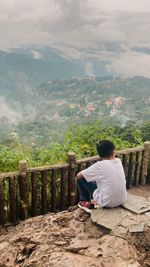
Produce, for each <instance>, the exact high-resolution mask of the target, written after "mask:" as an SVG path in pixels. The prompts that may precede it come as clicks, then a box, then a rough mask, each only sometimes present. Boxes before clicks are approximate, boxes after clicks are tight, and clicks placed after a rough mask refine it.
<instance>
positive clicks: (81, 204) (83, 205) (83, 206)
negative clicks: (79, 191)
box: [78, 201, 94, 213]
mask: <svg viewBox="0 0 150 267" xmlns="http://www.w3.org/2000/svg"><path fill="white" fill-rule="evenodd" d="M78 207H79V208H80V209H83V210H85V211H86V212H88V213H91V211H92V209H94V204H92V203H91V202H88V201H80V202H79V203H78Z"/></svg>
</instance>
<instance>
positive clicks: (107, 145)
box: [96, 140, 115, 158]
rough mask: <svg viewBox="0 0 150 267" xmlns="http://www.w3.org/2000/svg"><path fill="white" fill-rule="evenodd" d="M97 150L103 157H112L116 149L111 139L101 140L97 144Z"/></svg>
mask: <svg viewBox="0 0 150 267" xmlns="http://www.w3.org/2000/svg"><path fill="white" fill-rule="evenodd" d="M96 149H97V152H98V154H99V156H100V157H101V158H105V157H110V156H112V154H113V151H114V149H115V146H114V144H113V143H112V142H111V141H109V140H103V141H100V142H99V144H97V145H96Z"/></svg>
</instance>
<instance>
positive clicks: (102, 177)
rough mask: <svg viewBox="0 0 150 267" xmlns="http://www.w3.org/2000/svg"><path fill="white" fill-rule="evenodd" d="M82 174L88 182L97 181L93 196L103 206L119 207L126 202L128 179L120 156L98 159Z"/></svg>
mask: <svg viewBox="0 0 150 267" xmlns="http://www.w3.org/2000/svg"><path fill="white" fill-rule="evenodd" d="M82 174H83V176H84V178H85V179H86V181H87V182H94V181H95V182H96V184H97V189H96V190H95V191H94V193H93V198H94V200H95V201H96V202H97V203H98V204H100V205H101V206H102V207H104V206H105V207H117V206H120V205H121V204H123V203H124V202H125V200H126V198H127V192H126V180H125V174H124V170H123V166H122V163H121V160H120V159H119V158H115V159H112V160H102V161H98V162H96V163H95V164H93V165H92V166H90V167H89V168H87V169H85V170H83V171H82Z"/></svg>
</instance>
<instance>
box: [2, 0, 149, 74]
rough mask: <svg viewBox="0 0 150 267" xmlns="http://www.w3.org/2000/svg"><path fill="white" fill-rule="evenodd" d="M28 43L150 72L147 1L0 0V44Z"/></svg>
mask: <svg viewBox="0 0 150 267" xmlns="http://www.w3.org/2000/svg"><path fill="white" fill-rule="evenodd" d="M29 45H30V46H31V45H32V46H53V47H57V48H59V49H61V50H62V51H63V53H64V55H65V56H68V57H75V58H82V57H88V56H90V54H91V56H95V57H97V58H99V59H100V60H104V61H106V62H107V69H108V70H110V71H113V72H114V73H116V74H118V75H121V74H124V75H127V76H134V75H143V76H145V77H150V71H149V70H150V0H103V1H102V0H22V1H20V0H0V48H1V49H5V50H7V49H8V48H12V47H19V46H29ZM143 47H144V48H147V50H144V51H143V50H140V49H141V48H143ZM137 48H138V49H137ZM145 51H146V52H147V53H145Z"/></svg>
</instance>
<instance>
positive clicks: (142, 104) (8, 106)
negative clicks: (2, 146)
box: [0, 76, 150, 144]
mask: <svg viewBox="0 0 150 267" xmlns="http://www.w3.org/2000/svg"><path fill="white" fill-rule="evenodd" d="M0 107H1V112H0V123H1V132H0V138H1V140H6V139H7V138H9V139H12V138H14V137H15V138H16V136H17V137H19V138H21V140H22V141H24V142H27V143H36V144H41V143H45V142H49V141H57V140H58V139H61V138H62V136H63V134H64V131H65V129H66V127H67V126H68V125H70V124H72V123H80V124H83V123H90V122H93V121H94V120H103V121H104V122H105V123H106V124H111V125H112V124H117V125H118V126H120V127H122V126H125V125H126V123H127V122H128V121H130V120H132V121H133V122H134V124H137V125H139V124H141V123H143V122H144V121H149V118H150V79H148V78H144V77H134V78H121V77H115V78H114V77H113V76H103V77H94V76H86V77H84V78H79V77H78V78H77V77H76V78H75V77H74V78H69V79H63V80H61V79H55V80H48V81H45V82H42V83H40V84H39V85H37V86H35V85H34V86H31V85H30V86H27V85H25V84H24V86H23V87H21V85H20V86H18V87H14V88H13V90H9V94H7V95H6V92H5V91H1V96H0Z"/></svg>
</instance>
